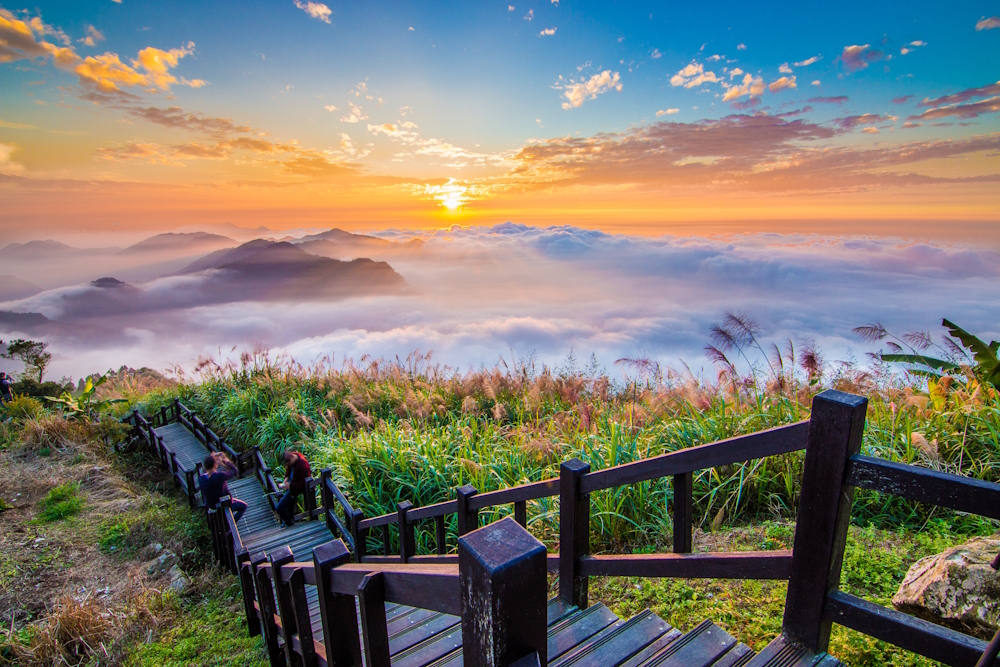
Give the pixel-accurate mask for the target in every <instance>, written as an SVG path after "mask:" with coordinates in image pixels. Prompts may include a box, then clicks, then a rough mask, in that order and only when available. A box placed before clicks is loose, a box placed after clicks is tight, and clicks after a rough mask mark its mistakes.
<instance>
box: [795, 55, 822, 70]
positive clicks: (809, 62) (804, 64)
mask: <svg viewBox="0 0 1000 667" xmlns="http://www.w3.org/2000/svg"><path fill="white" fill-rule="evenodd" d="M822 59H823V56H813V57H812V58H806V59H805V60H800V61H799V62H797V63H792V64H793V65H795V66H796V67H808V66H809V65H812V64H813V63H817V62H819V61H820V60H822Z"/></svg>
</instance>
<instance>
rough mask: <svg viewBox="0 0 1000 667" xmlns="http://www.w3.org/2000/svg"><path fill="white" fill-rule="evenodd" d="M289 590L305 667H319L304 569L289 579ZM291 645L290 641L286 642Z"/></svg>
mask: <svg viewBox="0 0 1000 667" xmlns="http://www.w3.org/2000/svg"><path fill="white" fill-rule="evenodd" d="M288 589H289V592H290V593H291V597H292V611H293V612H294V614H295V629H296V634H297V635H298V636H299V651H300V653H301V654H302V664H303V665H304V666H305V667H317V665H319V662H318V660H317V659H316V644H315V643H313V631H312V619H311V618H310V614H309V598H307V597H306V575H305V573H304V572H303V571H302V568H296V569H295V571H294V572H292V576H290V577H289V578H288ZM285 641H286V643H289V640H285Z"/></svg>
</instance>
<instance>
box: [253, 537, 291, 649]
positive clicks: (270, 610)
mask: <svg viewBox="0 0 1000 667" xmlns="http://www.w3.org/2000/svg"><path fill="white" fill-rule="evenodd" d="M250 569H251V571H252V572H253V577H254V582H255V583H256V584H257V606H258V609H259V610H260V621H261V630H262V631H263V634H264V644H265V645H266V646H267V656H268V658H269V660H270V662H271V666H272V667H283V665H284V664H285V654H284V652H283V651H282V650H281V646H280V645H279V644H278V627H277V626H276V625H275V623H274V614H275V611H276V610H275V608H274V588H273V587H272V586H271V580H270V578H269V577H268V576H267V555H266V554H264V553H263V552H261V553H258V554H254V556H253V557H252V558H251V559H250Z"/></svg>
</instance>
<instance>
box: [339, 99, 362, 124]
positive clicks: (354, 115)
mask: <svg viewBox="0 0 1000 667" xmlns="http://www.w3.org/2000/svg"><path fill="white" fill-rule="evenodd" d="M347 106H349V107H350V108H351V113H349V114H345V115H344V116H343V117H342V118H341V119H340V120H341V121H342V122H344V123H358V122H360V121H363V120H368V114H366V113H365V111H364V109H363V108H361V107H359V106H358V105H357V104H354V103H353V102H348V103H347Z"/></svg>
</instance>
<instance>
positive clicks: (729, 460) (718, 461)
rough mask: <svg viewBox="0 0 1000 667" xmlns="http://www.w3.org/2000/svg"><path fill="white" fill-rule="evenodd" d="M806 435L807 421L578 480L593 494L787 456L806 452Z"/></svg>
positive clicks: (582, 491) (700, 446) (665, 455)
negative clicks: (665, 478)
mask: <svg viewBox="0 0 1000 667" xmlns="http://www.w3.org/2000/svg"><path fill="white" fill-rule="evenodd" d="M808 435H809V421H808V420H806V421H800V422H796V423H794V424H789V425H787V426H778V427H776V428H769V429H767V430H765V431H758V432H756V433H750V434H748V435H741V436H737V437H735V438H728V439H726V440H719V441H717V442H711V443H708V444H705V445H698V446H697V447H688V448H686V449H679V450H677V451H675V452H670V453H667V454H661V455H660V456H654V457H652V458H648V459H643V460H641V461H635V462H633V463H624V464H622V465H619V466H614V467H613V468H604V469H603V470H597V471H595V472H591V473H587V474H586V475H584V476H583V479H582V480H581V483H580V492H581V493H593V492H594V491H601V490H604V489H610V488H612V487H616V486H624V485H626V484H635V483H637V482H645V481H648V480H651V479H659V478H661V477H670V476H672V475H678V474H681V473H687V472H694V471H696V470H705V469H707V468H715V467H717V466H723V465H731V464H733V463H742V462H743V461H749V460H750V459H759V458H763V457H765V456H775V455H777V454H787V453H789V452H794V451H798V450H800V449H805V448H806V439H807V437H808Z"/></svg>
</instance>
